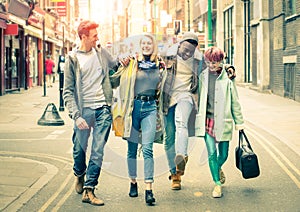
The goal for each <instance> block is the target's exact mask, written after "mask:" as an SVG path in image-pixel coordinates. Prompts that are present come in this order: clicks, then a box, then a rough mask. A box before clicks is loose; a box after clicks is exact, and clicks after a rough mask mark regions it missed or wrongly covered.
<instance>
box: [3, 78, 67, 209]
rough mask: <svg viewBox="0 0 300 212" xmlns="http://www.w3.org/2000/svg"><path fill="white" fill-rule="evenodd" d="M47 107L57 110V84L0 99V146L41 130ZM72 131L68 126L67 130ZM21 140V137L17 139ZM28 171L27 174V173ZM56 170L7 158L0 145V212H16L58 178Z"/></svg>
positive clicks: (34, 161) (41, 163)
mask: <svg viewBox="0 0 300 212" xmlns="http://www.w3.org/2000/svg"><path fill="white" fill-rule="evenodd" d="M48 103H54V104H55V106H56V108H57V110H59V89H58V82H56V83H54V84H53V87H51V88H46V96H44V90H43V87H34V88H31V89H29V90H22V91H21V92H13V93H10V94H6V95H4V96H1V97H0V116H1V119H0V143H1V142H5V141H2V140H4V139H6V140H9V138H10V137H12V136H14V137H15V136H18V135H20V136H22V135H24V133H28V132H31V131H33V130H37V131H40V130H43V129H44V127H45V126H39V125H38V124H37V121H38V120H39V119H40V118H41V116H42V115H43V112H44V110H45V108H46V106H47V105H48ZM59 115H60V116H61V118H62V119H63V120H64V122H65V125H70V124H72V121H71V120H70V118H69V117H68V115H67V112H59ZM70 128H71V126H70ZM20 138H21V137H20ZM28 170H30V172H28ZM57 172H58V170H57V168H56V167H55V166H53V165H51V164H48V163H43V162H40V161H36V160H31V159H27V158H23V157H15V156H14V155H9V154H7V153H6V152H5V151H4V149H2V148H1V144H0V211H3V210H4V209H5V210H4V211H17V210H18V209H19V208H21V207H22V205H23V204H25V203H26V202H27V201H29V200H30V199H31V198H32V197H33V196H34V195H35V194H36V192H38V191H39V190H40V189H41V188H43V187H44V186H45V185H46V184H47V183H48V182H49V181H50V180H51V179H52V177H54V176H55V175H56V174H57Z"/></svg>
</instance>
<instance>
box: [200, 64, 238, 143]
mask: <svg viewBox="0 0 300 212" xmlns="http://www.w3.org/2000/svg"><path fill="white" fill-rule="evenodd" d="M208 75H209V70H208V68H206V69H205V70H204V71H203V72H202V73H201V74H200V77H199V102H198V112H197V114H196V120H195V135H196V136H204V135H205V123H206V108H207V94H208ZM233 124H235V129H236V130H240V129H244V120H243V115H242V112H241V105H240V103H239V99H238V93H237V89H236V85H235V81H234V80H230V79H229V78H228V76H227V73H226V71H225V68H224V67H223V70H222V72H221V74H220V76H219V77H218V78H217V80H216V85H215V102H214V134H215V135H216V140H217V141H230V140H231V139H232V133H233Z"/></svg>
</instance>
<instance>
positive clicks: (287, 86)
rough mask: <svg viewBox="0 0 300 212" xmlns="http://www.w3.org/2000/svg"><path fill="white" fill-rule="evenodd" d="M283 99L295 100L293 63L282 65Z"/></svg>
mask: <svg viewBox="0 0 300 212" xmlns="http://www.w3.org/2000/svg"><path fill="white" fill-rule="evenodd" d="M284 97H287V98H290V99H295V63H287V64H284Z"/></svg>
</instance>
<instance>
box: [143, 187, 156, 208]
mask: <svg viewBox="0 0 300 212" xmlns="http://www.w3.org/2000/svg"><path fill="white" fill-rule="evenodd" d="M145 200H146V203H147V204H149V205H152V203H154V202H155V198H154V197H153V193H152V190H146V191H145Z"/></svg>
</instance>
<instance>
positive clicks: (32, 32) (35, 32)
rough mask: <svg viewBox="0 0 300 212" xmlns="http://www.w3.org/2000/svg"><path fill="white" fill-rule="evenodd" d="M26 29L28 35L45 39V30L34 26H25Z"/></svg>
mask: <svg viewBox="0 0 300 212" xmlns="http://www.w3.org/2000/svg"><path fill="white" fill-rule="evenodd" d="M24 29H25V34H26V33H27V34H28V35H31V36H34V37H37V38H40V39H43V32H42V30H41V29H39V28H36V27H33V26H30V25H28V26H24Z"/></svg>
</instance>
